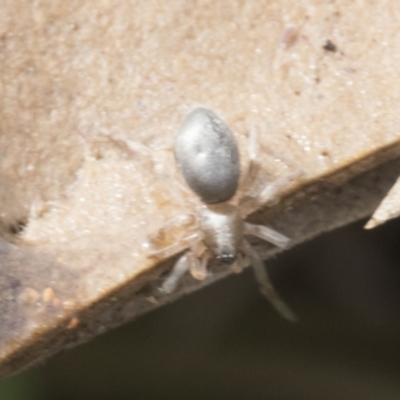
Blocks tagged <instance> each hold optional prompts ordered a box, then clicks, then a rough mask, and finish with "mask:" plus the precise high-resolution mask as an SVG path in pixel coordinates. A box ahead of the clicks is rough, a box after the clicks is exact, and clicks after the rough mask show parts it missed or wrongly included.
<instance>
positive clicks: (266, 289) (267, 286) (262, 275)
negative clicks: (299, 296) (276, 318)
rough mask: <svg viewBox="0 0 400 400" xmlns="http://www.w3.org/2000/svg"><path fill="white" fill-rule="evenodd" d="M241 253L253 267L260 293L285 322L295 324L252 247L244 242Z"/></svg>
mask: <svg viewBox="0 0 400 400" xmlns="http://www.w3.org/2000/svg"><path fill="white" fill-rule="evenodd" d="M242 250H243V252H244V253H245V254H246V255H247V256H248V257H249V258H250V261H251V266H252V267H253V271H254V276H255V278H256V280H257V283H258V285H259V288H260V292H261V293H262V294H263V295H264V296H265V297H266V298H267V299H268V300H269V301H270V303H271V304H272V305H273V307H274V308H275V309H276V310H277V311H278V312H279V313H280V314H281V315H282V316H283V317H284V318H286V319H287V320H289V321H292V322H295V321H296V320H297V318H296V316H295V314H294V313H293V312H292V310H291V309H290V308H289V307H288V306H287V305H286V304H285V302H284V301H283V300H282V299H281V298H280V297H279V295H278V293H277V292H276V290H275V289H274V287H273V286H272V283H271V281H270V279H269V276H268V273H267V270H266V268H265V266H264V263H263V260H262V259H261V257H260V255H259V254H258V253H257V251H256V250H255V249H254V248H253V246H252V245H251V244H250V243H249V242H248V241H247V240H246V239H244V240H243V244H242Z"/></svg>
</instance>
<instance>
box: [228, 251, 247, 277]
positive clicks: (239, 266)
mask: <svg viewBox="0 0 400 400" xmlns="http://www.w3.org/2000/svg"><path fill="white" fill-rule="evenodd" d="M243 268H244V260H243V256H242V255H241V254H240V253H239V254H238V255H237V259H236V260H235V262H234V263H233V264H232V266H231V270H232V272H233V273H234V274H240V273H241V272H242V271H243Z"/></svg>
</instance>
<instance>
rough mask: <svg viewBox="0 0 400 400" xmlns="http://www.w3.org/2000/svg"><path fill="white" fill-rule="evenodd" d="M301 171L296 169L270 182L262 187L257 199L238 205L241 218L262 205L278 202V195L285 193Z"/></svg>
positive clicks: (301, 173) (299, 175) (300, 174)
mask: <svg viewBox="0 0 400 400" xmlns="http://www.w3.org/2000/svg"><path fill="white" fill-rule="evenodd" d="M303 174H304V173H303V171H302V170H300V169H296V170H294V171H292V172H291V173H290V174H287V175H285V176H282V177H281V178H279V179H277V180H276V181H275V182H270V183H268V185H266V186H265V187H264V189H263V190H262V191H261V192H260V194H259V195H258V196H257V197H254V198H252V199H250V200H247V201H243V202H241V203H240V205H239V207H240V211H241V214H242V216H243V218H245V217H247V216H248V215H250V214H252V213H253V212H255V211H256V210H258V209H259V208H261V207H262V206H264V205H269V206H271V205H274V204H276V203H277V202H278V201H279V194H280V193H281V192H283V191H285V190H286V189H287V188H288V187H289V186H291V185H292V183H293V182H294V181H296V180H297V179H299V178H300V177H301V176H302V175H303Z"/></svg>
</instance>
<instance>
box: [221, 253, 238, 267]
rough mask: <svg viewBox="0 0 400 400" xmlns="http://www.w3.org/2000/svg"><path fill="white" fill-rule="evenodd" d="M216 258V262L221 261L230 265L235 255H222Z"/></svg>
mask: <svg viewBox="0 0 400 400" xmlns="http://www.w3.org/2000/svg"><path fill="white" fill-rule="evenodd" d="M217 258H218V260H221V261H222V262H223V263H224V264H228V265H231V264H233V263H234V261H235V260H236V255H234V254H222V255H220V256H219V257H217Z"/></svg>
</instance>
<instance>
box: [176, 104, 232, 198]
mask: <svg viewBox="0 0 400 400" xmlns="http://www.w3.org/2000/svg"><path fill="white" fill-rule="evenodd" d="M175 157H176V160H177V162H178V166H179V168H180V170H181V171H182V174H183V177H184V178H185V181H186V183H187V184H188V186H189V187H190V188H191V189H192V190H193V192H195V193H196V194H197V195H198V196H199V197H200V198H201V199H202V200H203V202H204V203H207V204H213V203H221V202H223V201H228V200H229V199H231V198H232V196H233V195H234V194H235V193H236V190H237V188H238V183H239V175H240V162H239V151H238V147H237V144H236V140H235V137H234V136H233V134H232V132H231V130H230V129H229V127H228V125H226V124H225V122H224V121H222V120H221V119H220V118H219V117H218V116H217V115H216V114H215V113H213V112H212V111H210V110H207V109H205V108H196V109H195V110H193V111H192V112H191V113H190V114H189V115H188V116H187V117H186V118H185V120H184V122H183V124H182V127H181V129H180V130H179V133H178V136H177V137H176V141H175Z"/></svg>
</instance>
